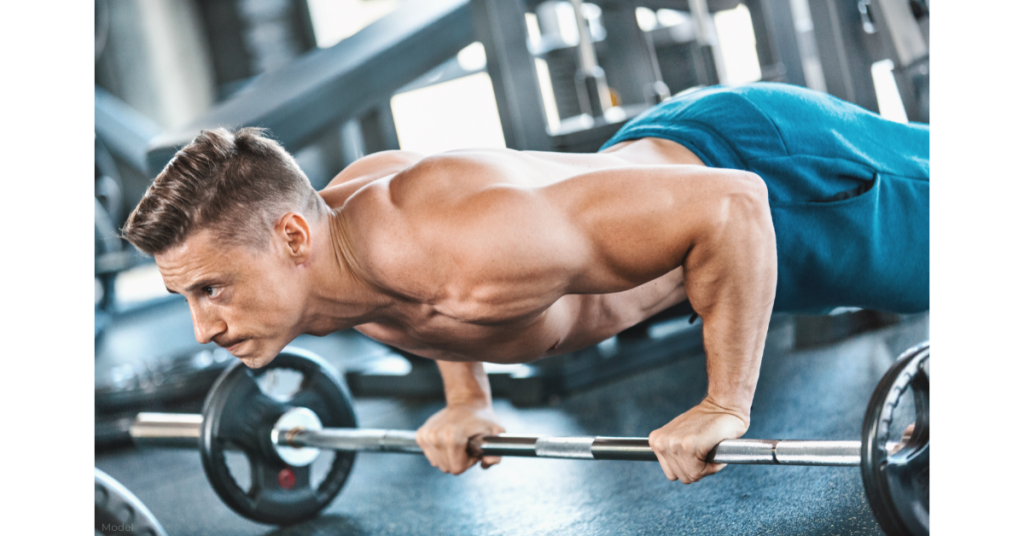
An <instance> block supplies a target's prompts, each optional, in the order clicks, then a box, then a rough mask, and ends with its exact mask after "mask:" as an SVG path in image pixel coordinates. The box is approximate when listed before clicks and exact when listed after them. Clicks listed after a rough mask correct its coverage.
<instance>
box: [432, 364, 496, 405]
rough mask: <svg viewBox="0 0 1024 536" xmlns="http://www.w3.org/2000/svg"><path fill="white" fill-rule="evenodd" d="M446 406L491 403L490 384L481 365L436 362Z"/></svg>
mask: <svg viewBox="0 0 1024 536" xmlns="http://www.w3.org/2000/svg"><path fill="white" fill-rule="evenodd" d="M437 368H438V370H440V371H441V379H442V380H443V381H444V397H445V400H446V401H447V402H448V405H449V406H451V405H454V404H466V403H471V404H479V403H486V404H488V405H490V403H491V384H490V382H489V381H488V379H487V373H486V372H485V371H484V365H483V363H478V362H458V361H438V362H437Z"/></svg>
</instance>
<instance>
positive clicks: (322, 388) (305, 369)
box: [199, 348, 356, 525]
mask: <svg viewBox="0 0 1024 536" xmlns="http://www.w3.org/2000/svg"><path fill="white" fill-rule="evenodd" d="M273 369H290V370H294V371H297V372H299V373H301V374H302V382H301V384H300V386H299V388H298V391H296V392H295V394H294V395H292V397H291V399H289V400H287V401H279V400H277V399H275V398H272V397H270V396H268V395H266V394H264V393H263V392H262V391H261V390H260V388H259V385H258V384H257V378H259V377H260V376H262V375H263V374H266V373H267V371H270V370H273ZM293 407H305V408H309V409H310V410H312V411H313V412H314V413H316V415H317V417H319V418H320V422H321V423H322V424H323V426H324V427H325V428H355V427H356V417H355V413H354V412H353V410H352V399H351V397H350V396H349V393H348V390H347V389H346V388H345V386H344V384H343V383H342V382H341V380H340V379H339V378H338V375H337V374H336V373H335V372H334V370H333V369H332V368H331V367H330V365H328V364H327V363H326V362H324V361H323V360H322V359H320V358H319V357H317V356H315V355H313V354H312V353H309V352H306V351H303V350H299V349H294V348H285V349H284V350H283V351H282V352H281V353H280V354H279V355H278V356H277V357H276V358H274V360H273V361H271V362H270V364H269V365H267V366H266V367H263V368H261V369H255V370H253V369H249V368H247V367H246V366H245V365H243V364H242V363H241V362H237V363H235V364H234V365H232V366H231V367H230V368H229V369H228V370H226V371H225V372H224V374H223V375H221V377H220V378H218V379H217V381H216V383H214V385H213V387H212V389H211V390H210V394H209V395H208V396H207V398H206V402H205V404H204V405H203V427H202V431H201V433H200V441H199V445H200V446H199V448H200V455H201V457H202V460H203V469H205V470H206V475H207V477H208V478H209V480H210V484H211V485H212V486H213V489H214V491H216V492H217V495H219V496H220V498H221V499H222V500H223V501H224V502H225V504H227V505H228V506H229V507H231V509H232V510H234V511H236V512H238V513H239V514H241V515H243V516H245V517H247V518H249V519H252V520H253V521H258V522H261V523H269V524H274V525H289V524H292V523H296V522H299V521H302V520H305V519H309V518H311V517H313V516H314V515H316V514H317V513H318V512H319V511H320V510H322V509H323V508H324V507H326V506H327V505H328V504H330V503H331V501H332V500H333V499H334V497H335V496H336V495H337V494H338V492H340V491H341V488H342V486H343V485H344V484H345V480H346V479H347V478H348V473H349V471H350V470H351V469H352V462H353V461H354V460H355V453H353V452H349V453H345V452H337V453H335V456H334V460H333V462H332V464H331V468H330V470H329V471H328V473H327V476H326V477H325V478H324V480H323V481H322V482H321V483H320V484H319V485H318V486H316V487H315V488H314V487H313V486H312V485H311V483H310V466H305V467H291V466H288V465H287V464H286V463H284V462H283V461H282V460H281V459H280V458H279V457H278V456H277V454H276V452H275V451H274V446H273V445H272V444H271V441H270V432H271V429H272V428H273V426H274V423H275V422H277V419H278V418H280V416H281V415H282V414H284V412H285V411H287V410H289V409H291V408H293ZM232 447H234V448H237V449H240V450H242V451H243V452H245V454H246V456H247V457H248V458H249V467H250V470H251V474H250V475H251V486H250V488H249V490H248V491H246V490H243V489H242V488H241V487H240V486H239V485H238V483H237V482H236V481H235V479H234V477H233V476H232V475H231V472H230V470H229V469H228V465H227V461H226V458H225V455H224V453H225V450H228V449H229V448H232ZM282 475H287V476H286V477H285V476H282Z"/></svg>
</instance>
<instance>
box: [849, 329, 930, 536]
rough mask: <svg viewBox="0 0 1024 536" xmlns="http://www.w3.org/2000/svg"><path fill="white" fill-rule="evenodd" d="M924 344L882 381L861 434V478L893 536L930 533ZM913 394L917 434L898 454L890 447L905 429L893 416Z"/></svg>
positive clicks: (905, 356) (873, 506)
mask: <svg viewBox="0 0 1024 536" xmlns="http://www.w3.org/2000/svg"><path fill="white" fill-rule="evenodd" d="M929 355H930V349H929V343H927V342H925V343H923V344H920V345H918V346H915V347H914V348H911V349H909V350H907V351H906V352H903V354H902V355H900V357H898V358H897V359H896V362H895V363H894V364H893V365H892V367H890V368H889V371H888V372H886V374H885V376H883V377H882V379H881V381H879V382H878V386H877V387H875V391H874V393H872V395H871V400H870V402H868V409H867V412H866V413H865V414H864V427H863V429H862V435H861V476H862V477H863V480H864V492H865V494H866V495H867V499H868V504H870V505H871V510H872V511H873V512H874V514H875V518H876V519H877V520H878V524H879V525H881V527H882V530H884V531H885V533H886V534H888V535H889V536H896V535H901V536H902V535H913V536H922V535H926V534H928V428H929V425H928V358H929ZM908 388H910V389H911V390H912V391H913V397H914V411H915V417H916V420H915V422H914V432H913V434H912V435H911V437H910V439H909V440H908V441H907V443H906V445H905V446H904V447H903V448H902V449H900V450H899V451H897V452H896V453H890V452H889V451H888V450H887V449H886V446H887V444H888V443H889V442H891V441H899V440H900V438H901V436H902V435H903V432H904V430H900V429H896V427H894V426H893V414H894V410H895V409H896V407H897V405H898V404H899V401H900V398H901V397H902V396H904V395H905V394H906V391H907V389H908Z"/></svg>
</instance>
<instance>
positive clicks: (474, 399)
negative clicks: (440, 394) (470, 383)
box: [445, 391, 491, 408]
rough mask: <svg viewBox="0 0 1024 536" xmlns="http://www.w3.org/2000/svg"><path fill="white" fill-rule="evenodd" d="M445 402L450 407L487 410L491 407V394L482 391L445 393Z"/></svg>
mask: <svg viewBox="0 0 1024 536" xmlns="http://www.w3.org/2000/svg"><path fill="white" fill-rule="evenodd" d="M445 402H446V403H447V405H448V406H449V407H450V406H470V407H476V408H486V407H490V406H491V397H490V395H489V394H486V393H482V392H480V391H462V392H457V393H445Z"/></svg>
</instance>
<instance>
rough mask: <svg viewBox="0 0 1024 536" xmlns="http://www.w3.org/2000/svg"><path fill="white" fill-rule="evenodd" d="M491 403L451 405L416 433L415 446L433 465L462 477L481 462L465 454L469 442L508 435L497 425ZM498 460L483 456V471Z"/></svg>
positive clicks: (495, 457) (498, 458)
mask: <svg viewBox="0 0 1024 536" xmlns="http://www.w3.org/2000/svg"><path fill="white" fill-rule="evenodd" d="M495 421H496V418H495V415H494V409H493V408H492V407H491V404H490V402H489V401H480V402H470V403H457V404H448V407H446V408H444V409H443V410H441V411H439V412H437V413H435V414H434V415H433V416H432V417H430V418H429V419H427V422H426V423H424V424H423V426H421V427H420V429H419V430H417V431H416V443H418V444H419V446H420V448H422V449H423V454H425V455H426V456H427V460H429V461H430V465H433V466H434V467H437V468H438V469H440V470H441V471H444V472H445V473H450V474H453V475H458V474H462V473H463V472H465V471H466V469H469V468H470V467H472V466H473V464H475V463H476V462H478V461H481V460H480V459H479V458H470V457H469V455H468V454H467V453H466V446H467V444H468V443H469V438H471V437H473V436H476V435H494V434H500V433H502V432H504V431H505V429H504V428H502V427H501V425H500V424H498V423H497V422H495ZM500 461H501V458H500V457H498V456H484V458H483V460H482V463H481V464H480V466H481V467H483V468H484V469H487V468H488V467H490V466H492V465H494V464H496V463H499V462H500Z"/></svg>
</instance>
